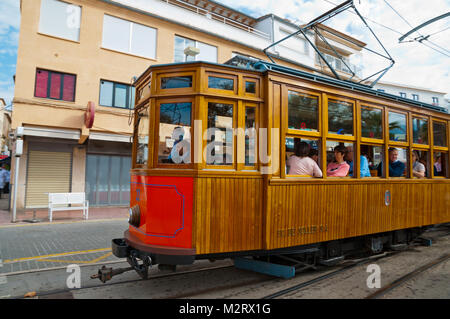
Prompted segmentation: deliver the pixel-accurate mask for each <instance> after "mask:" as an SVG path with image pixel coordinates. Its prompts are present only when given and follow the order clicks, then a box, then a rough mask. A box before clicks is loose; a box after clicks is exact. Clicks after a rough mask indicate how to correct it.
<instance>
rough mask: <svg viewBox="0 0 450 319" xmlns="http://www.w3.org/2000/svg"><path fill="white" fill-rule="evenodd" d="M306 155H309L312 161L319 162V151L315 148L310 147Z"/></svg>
mask: <svg viewBox="0 0 450 319" xmlns="http://www.w3.org/2000/svg"><path fill="white" fill-rule="evenodd" d="M308 156H309V157H311V158H312V159H313V160H314V162H316V163H319V151H318V150H316V149H315V148H311V149H310V150H309V154H308Z"/></svg>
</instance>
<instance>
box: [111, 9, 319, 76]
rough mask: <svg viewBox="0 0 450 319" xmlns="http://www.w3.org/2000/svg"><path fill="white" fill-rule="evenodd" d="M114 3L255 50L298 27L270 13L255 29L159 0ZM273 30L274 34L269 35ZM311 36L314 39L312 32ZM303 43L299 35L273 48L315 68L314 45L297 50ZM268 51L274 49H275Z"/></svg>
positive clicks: (201, 10) (282, 55)
mask: <svg viewBox="0 0 450 319" xmlns="http://www.w3.org/2000/svg"><path fill="white" fill-rule="evenodd" d="M113 2H116V3H119V4H122V5H126V6H128V7H132V8H135V9H138V10H142V11H145V12H148V13H150V14H152V15H154V16H157V17H160V18H162V19H165V20H167V21H171V22H174V23H177V24H181V25H185V26H188V27H191V28H194V29H198V30H200V31H202V32H207V33H210V34H213V35H216V36H219V37H221V38H223V39H225V40H230V41H234V42H237V43H240V44H242V45H245V46H247V47H250V48H253V49H257V50H263V49H265V48H267V47H268V46H269V45H270V44H272V39H273V40H274V41H278V40H279V39H281V38H282V37H284V36H283V35H281V34H280V29H282V30H285V31H288V32H295V31H297V30H298V29H295V28H293V27H292V26H291V25H289V24H283V23H281V22H280V21H279V20H278V19H274V18H273V16H268V17H267V18H266V19H263V20H261V21H259V22H258V23H257V24H256V26H255V28H254V29H253V28H248V29H246V30H244V29H241V28H236V27H233V26H231V25H229V24H227V23H226V22H221V21H217V20H214V19H211V18H208V16H207V15H205V10H204V9H200V10H199V13H197V12H191V11H189V10H186V9H184V8H181V7H178V6H176V5H172V4H169V3H166V2H164V1H162V0H113ZM272 20H273V21H274V25H273V26H274V28H272ZM244 28H245V27H244ZM273 31H274V34H273V35H272V32H273ZM310 39H311V41H312V42H314V38H313V36H312V35H311V36H310ZM303 42H306V43H307V41H306V40H304V39H303V40H302V36H300V37H299V38H297V39H291V42H289V43H284V44H280V45H278V46H277V47H276V48H275V50H276V51H277V52H278V53H279V54H280V57H281V58H285V59H288V60H291V61H293V62H296V63H299V64H303V65H307V66H310V67H312V68H314V52H313V51H314V50H313V48H312V47H310V45H309V44H308V43H307V45H306V49H304V50H303V49H296V48H297V47H301V46H302V45H303ZM271 51H272V52H274V50H271ZM274 53H275V52H274Z"/></svg>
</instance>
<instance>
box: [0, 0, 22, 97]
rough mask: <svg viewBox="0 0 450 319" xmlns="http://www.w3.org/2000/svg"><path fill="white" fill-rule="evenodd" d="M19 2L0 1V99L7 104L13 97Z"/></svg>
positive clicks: (14, 0) (11, 0) (12, 0)
mask: <svg viewBox="0 0 450 319" xmlns="http://www.w3.org/2000/svg"><path fill="white" fill-rule="evenodd" d="M19 6H20V1H19V0H1V1H0V97H2V98H4V99H5V101H6V103H7V104H9V103H10V102H11V101H12V98H13V96H14V81H13V75H14V74H15V73H16V61H17V43H18V40H19V28H20V9H19Z"/></svg>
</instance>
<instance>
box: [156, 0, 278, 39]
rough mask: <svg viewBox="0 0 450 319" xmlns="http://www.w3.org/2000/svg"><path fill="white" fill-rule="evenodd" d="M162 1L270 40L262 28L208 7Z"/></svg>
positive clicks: (177, 0) (176, 0)
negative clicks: (225, 15)
mask: <svg viewBox="0 0 450 319" xmlns="http://www.w3.org/2000/svg"><path fill="white" fill-rule="evenodd" d="M161 1H163V2H166V3H168V4H171V5H174V6H177V7H180V8H183V9H187V10H189V11H191V12H194V13H196V14H198V15H202V16H205V17H206V18H208V19H212V20H216V21H219V22H221V23H223V24H226V25H229V26H232V27H235V28H238V29H241V30H243V31H246V32H249V33H252V34H255V35H257V36H260V37H262V38H264V39H267V40H270V35H269V34H267V33H265V32H262V31H260V30H257V29H255V28H252V27H250V26H248V25H245V24H243V23H240V22H238V21H235V20H232V19H229V18H226V17H224V16H221V15H219V14H217V13H214V12H210V11H208V10H206V9H203V8H200V7H197V6H195V5H193V4H191V3H188V2H184V1H180V0H161Z"/></svg>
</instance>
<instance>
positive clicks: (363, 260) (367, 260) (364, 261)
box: [261, 251, 400, 299]
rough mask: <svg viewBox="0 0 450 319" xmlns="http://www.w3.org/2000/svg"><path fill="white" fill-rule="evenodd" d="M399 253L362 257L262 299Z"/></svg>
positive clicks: (271, 297)
mask: <svg viewBox="0 0 450 319" xmlns="http://www.w3.org/2000/svg"><path fill="white" fill-rule="evenodd" d="M398 253H400V251H394V252H385V253H383V254H381V255H374V256H370V257H367V258H364V259H362V260H360V261H357V262H353V263H351V264H350V265H347V266H343V267H342V268H340V269H338V270H335V271H332V272H330V273H328V274H325V275H322V276H319V277H316V278H313V279H311V280H308V281H305V282H302V283H300V284H297V285H294V286H292V287H289V288H286V289H283V290H280V291H277V292H275V293H273V294H270V295H267V296H264V297H262V298H261V299H275V298H277V297H280V296H284V295H286V294H288V293H291V292H294V291H298V290H300V289H302V288H304V287H308V286H311V285H313V284H315V283H318V282H321V281H323V280H325V279H328V278H331V277H334V276H336V275H338V274H340V273H342V272H345V271H347V270H349V269H352V268H354V267H357V266H360V265H364V264H366V263H368V262H371V261H373V260H379V259H381V258H386V257H390V256H393V255H396V254H398Z"/></svg>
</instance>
